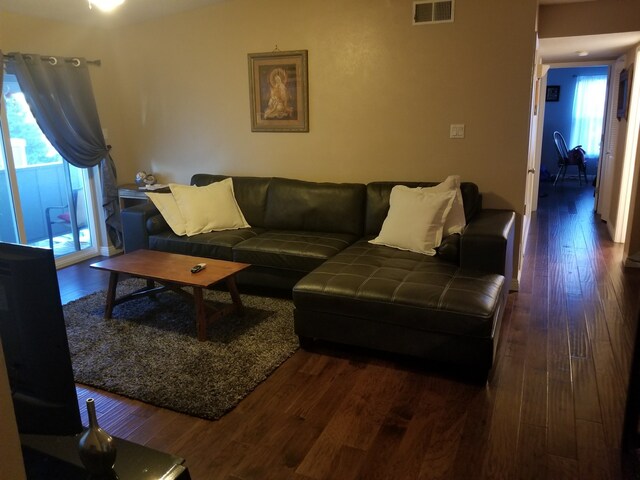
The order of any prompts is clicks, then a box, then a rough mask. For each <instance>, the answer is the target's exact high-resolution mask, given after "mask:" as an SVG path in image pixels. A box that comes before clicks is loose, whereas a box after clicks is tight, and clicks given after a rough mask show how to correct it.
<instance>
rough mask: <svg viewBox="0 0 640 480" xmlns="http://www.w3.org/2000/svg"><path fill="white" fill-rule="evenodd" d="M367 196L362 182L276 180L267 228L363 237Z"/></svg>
mask: <svg viewBox="0 0 640 480" xmlns="http://www.w3.org/2000/svg"><path fill="white" fill-rule="evenodd" d="M365 195H366V187H365V185H363V184H359V183H358V184H356V183H316V182H306V181H302V180H291V179H287V178H273V179H272V180H271V183H270V184H269V192H268V198H267V211H266V215H265V226H266V227H267V228H270V229H275V230H297V231H310V232H333V233H348V234H352V235H357V236H362V234H363V229H364V213H365ZM247 220H248V219H247Z"/></svg>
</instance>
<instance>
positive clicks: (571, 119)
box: [539, 65, 609, 194]
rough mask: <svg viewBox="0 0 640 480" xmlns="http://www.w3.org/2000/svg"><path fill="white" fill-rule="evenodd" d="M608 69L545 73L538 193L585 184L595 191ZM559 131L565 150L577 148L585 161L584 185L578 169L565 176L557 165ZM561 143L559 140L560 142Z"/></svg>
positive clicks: (572, 168) (566, 69) (573, 68)
mask: <svg viewBox="0 0 640 480" xmlns="http://www.w3.org/2000/svg"><path fill="white" fill-rule="evenodd" d="M608 77H609V67H608V66H607V65H602V66H571V67H556V68H554V67H551V69H550V70H549V72H548V74H547V84H546V90H545V92H542V97H543V98H542V99H541V101H544V102H545V109H544V123H543V133H542V147H541V158H540V180H539V181H540V186H539V187H540V188H539V190H540V192H541V194H543V193H542V192H544V191H545V190H547V189H546V188H544V187H546V186H547V185H546V184H548V183H552V184H554V185H555V188H562V187H563V186H565V184H566V185H567V186H568V185H569V184H570V183H578V184H580V183H587V187H588V188H591V189H592V190H595V185H596V183H597V176H598V171H599V167H600V161H601V160H600V159H601V157H602V150H603V145H602V138H603V131H604V126H605V116H606V100H607V84H608ZM554 132H559V133H560V134H561V137H562V138H564V139H566V145H567V148H568V149H569V150H570V149H572V148H573V147H580V148H581V149H582V151H583V155H584V158H585V162H586V182H584V181H583V180H582V179H581V176H580V175H579V173H580V172H579V170H578V168H577V166H569V167H567V170H566V173H565V174H564V175H559V174H561V173H563V172H562V171H561V170H560V166H559V154H558V146H557V145H556V143H557V142H558V140H559V137H558V136H557V135H556V136H555V138H554ZM560 141H562V139H560Z"/></svg>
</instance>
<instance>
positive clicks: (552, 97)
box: [545, 85, 560, 102]
mask: <svg viewBox="0 0 640 480" xmlns="http://www.w3.org/2000/svg"><path fill="white" fill-rule="evenodd" d="M545 99H546V101H547V102H559V101H560V85H548V86H547V95H546V97H545Z"/></svg>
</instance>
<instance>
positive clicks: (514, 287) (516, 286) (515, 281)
mask: <svg viewBox="0 0 640 480" xmlns="http://www.w3.org/2000/svg"><path fill="white" fill-rule="evenodd" d="M519 290H520V279H519V278H512V279H511V287H510V288H509V291H510V292H517V291H519Z"/></svg>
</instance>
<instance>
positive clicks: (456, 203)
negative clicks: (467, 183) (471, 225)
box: [427, 175, 467, 236]
mask: <svg viewBox="0 0 640 480" xmlns="http://www.w3.org/2000/svg"><path fill="white" fill-rule="evenodd" d="M427 188H428V189H430V190H431V191H433V192H447V191H449V190H453V191H455V192H456V197H455V199H454V200H453V204H452V205H451V211H450V212H449V215H448V216H447V220H446V221H445V222H444V231H443V235H444V236H448V235H451V234H453V233H462V231H463V230H464V227H465V226H466V225H467V220H466V218H465V216H464V204H463V203H462V192H461V191H460V176H459V175H449V176H448V177H447V178H446V179H445V180H444V181H443V182H442V183H439V184H438V185H436V186H435V187H427Z"/></svg>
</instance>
